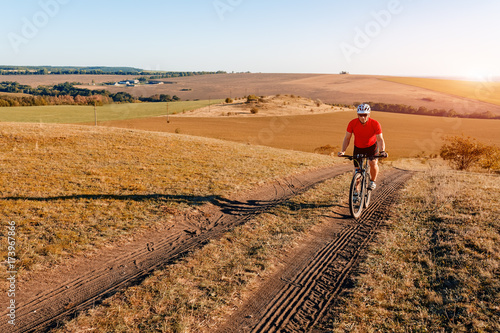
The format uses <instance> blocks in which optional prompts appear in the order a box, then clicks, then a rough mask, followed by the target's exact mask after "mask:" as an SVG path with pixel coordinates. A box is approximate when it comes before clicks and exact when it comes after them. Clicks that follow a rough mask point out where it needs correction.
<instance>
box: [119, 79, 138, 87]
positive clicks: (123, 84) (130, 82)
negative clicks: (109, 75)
mask: <svg viewBox="0 0 500 333" xmlns="http://www.w3.org/2000/svg"><path fill="white" fill-rule="evenodd" d="M135 84H139V80H127V81H120V82H116V83H115V86H134V85H135Z"/></svg>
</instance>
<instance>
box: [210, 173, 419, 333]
mask: <svg viewBox="0 0 500 333" xmlns="http://www.w3.org/2000/svg"><path fill="white" fill-rule="evenodd" d="M411 175H412V173H411V172H406V171H402V170H392V171H389V172H387V173H386V174H385V175H384V177H383V179H382V181H380V182H379V188H378V189H377V190H376V191H375V192H374V193H373V196H372V204H371V205H370V207H369V208H368V209H367V210H366V211H365V212H364V213H363V215H362V217H361V218H360V219H359V220H357V221H355V220H353V219H352V218H350V216H348V215H349V211H348V207H347V206H345V207H342V208H339V209H338V210H337V211H334V212H332V214H331V215H330V216H328V217H327V218H326V220H325V221H324V222H323V223H322V225H321V226H318V228H315V230H314V231H313V232H312V233H311V235H310V237H309V240H308V241H307V242H304V243H303V244H302V246H301V247H300V248H297V249H296V250H294V252H293V253H291V254H290V255H289V257H288V259H287V262H286V263H285V264H284V265H283V268H282V269H281V270H280V271H279V272H277V273H276V274H275V275H274V276H273V277H272V278H270V279H268V280H266V281H265V282H264V283H263V285H262V286H261V288H260V289H259V290H257V291H256V292H255V293H254V296H253V297H252V298H251V299H250V300H248V301H247V302H246V304H244V306H242V307H241V308H240V309H239V310H237V311H236V312H235V313H234V314H233V315H232V316H231V317H230V318H229V319H228V320H227V323H228V324H227V325H226V326H223V327H222V328H220V329H219V330H218V333H229V332H231V333H235V332H266V333H267V332H312V331H313V332H322V331H321V329H315V325H316V324H317V323H318V322H320V321H321V320H322V317H323V315H324V313H325V311H326V310H327V309H328V307H329V306H330V305H331V303H332V301H333V300H334V299H335V297H336V296H337V295H338V294H339V292H340V291H341V290H342V289H343V288H345V282H346V280H347V279H348V277H349V274H350V273H351V271H352V269H353V266H354V265H355V264H356V262H357V261H358V260H359V256H360V253H361V251H362V249H363V248H364V247H365V246H366V245H367V244H368V243H369V242H370V241H371V240H372V238H373V237H374V235H375V234H376V232H377V229H378V227H379V226H380V224H381V223H383V221H384V220H385V219H386V218H387V217H388V212H389V209H390V206H391V203H393V202H394V200H395V199H396V197H397V194H398V190H399V189H400V188H401V187H402V186H403V185H404V183H405V182H406V181H407V180H408V179H409V178H410V177H411Z"/></svg>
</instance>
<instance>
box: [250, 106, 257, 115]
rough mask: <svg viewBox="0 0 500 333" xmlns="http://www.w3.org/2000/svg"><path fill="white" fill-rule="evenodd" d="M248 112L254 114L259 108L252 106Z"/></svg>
mask: <svg viewBox="0 0 500 333" xmlns="http://www.w3.org/2000/svg"><path fill="white" fill-rule="evenodd" d="M250 112H252V114H256V113H259V109H258V108H256V107H253V108H251V109H250Z"/></svg>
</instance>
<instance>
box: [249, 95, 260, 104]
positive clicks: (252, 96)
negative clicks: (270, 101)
mask: <svg viewBox="0 0 500 333" xmlns="http://www.w3.org/2000/svg"><path fill="white" fill-rule="evenodd" d="M258 100H259V98H258V97H257V96H255V95H248V96H247V103H253V102H257V101H258Z"/></svg>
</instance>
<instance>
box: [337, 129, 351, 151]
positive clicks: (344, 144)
mask: <svg viewBox="0 0 500 333" xmlns="http://www.w3.org/2000/svg"><path fill="white" fill-rule="evenodd" d="M351 137H352V133H349V132H346V133H345V137H344V141H343V142H342V150H341V151H340V153H341V154H342V155H343V154H345V151H346V150H347V147H349V143H350V142H351Z"/></svg>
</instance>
